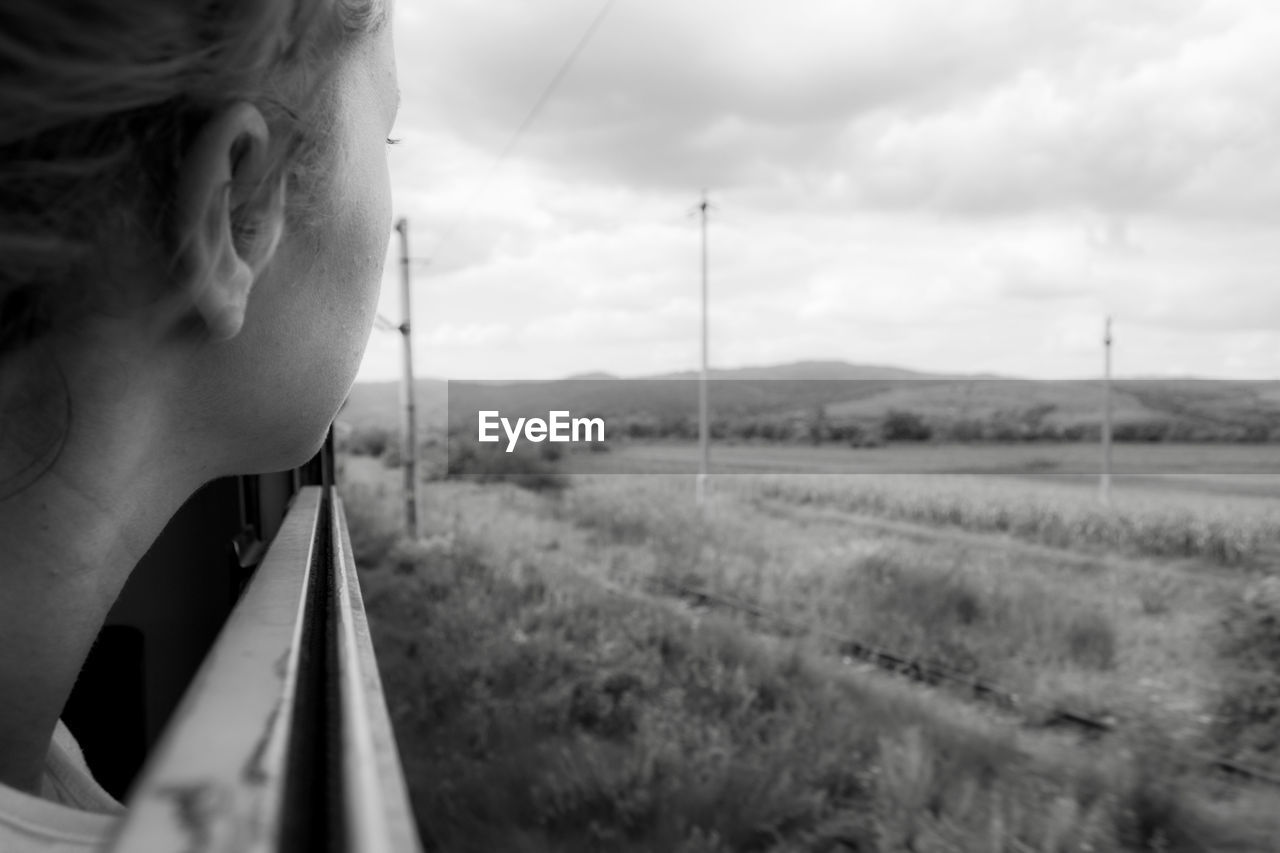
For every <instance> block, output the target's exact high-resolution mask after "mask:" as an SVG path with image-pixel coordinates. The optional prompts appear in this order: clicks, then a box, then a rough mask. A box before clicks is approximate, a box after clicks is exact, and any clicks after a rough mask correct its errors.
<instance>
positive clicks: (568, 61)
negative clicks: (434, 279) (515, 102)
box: [431, 0, 617, 258]
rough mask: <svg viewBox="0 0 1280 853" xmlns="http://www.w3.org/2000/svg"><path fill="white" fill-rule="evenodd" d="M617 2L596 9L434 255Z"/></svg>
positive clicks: (609, 1)
mask: <svg viewBox="0 0 1280 853" xmlns="http://www.w3.org/2000/svg"><path fill="white" fill-rule="evenodd" d="M615 2H617V0H605V4H604V5H603V6H601V7H600V11H599V12H597V13H596V16H595V18H593V19H592V20H591V23H590V24H589V25H588V26H587V29H586V30H585V31H584V32H583V34H582V37H581V38H579V39H578V43H577V44H575V45H574V46H573V50H571V51H569V55H568V57H566V58H565V60H564V62H563V63H561V65H560V68H559V70H557V71H556V73H555V76H553V77H552V78H551V82H549V83H548V84H547V86H546V88H544V89H543V90H542V94H541V95H539V96H538V99H537V100H536V101H534V102H533V106H532V107H531V108H530V109H529V112H528V114H527V115H525V117H524V120H523V121H522V122H520V124H519V126H517V127H516V129H515V132H514V133H512V134H511V138H510V139H509V140H508V141H507V144H506V147H504V148H503V149H502V153H500V154H499V155H498V159H497V160H495V161H494V162H493V165H492V166H490V167H489V172H488V174H486V175H485V178H484V180H483V181H482V182H481V184H480V188H479V189H477V190H476V192H475V193H474V194H473V195H472V196H471V198H470V199H468V200H467V203H466V205H465V206H463V208H462V213H461V214H459V215H458V218H457V219H455V220H454V222H453V224H452V225H450V226H449V228H448V229H447V230H446V231H445V232H444V235H443V236H442V237H441V238H440V242H438V243H437V244H436V248H435V251H434V252H433V253H432V255H431V257H432V258H434V257H436V256H437V255H439V254H440V252H441V251H442V250H443V249H444V247H445V246H446V245H447V244H448V242H449V240H450V238H452V237H453V235H454V233H455V232H456V231H457V230H458V228H459V227H460V226H461V225H462V223H463V222H465V221H466V219H467V216H468V214H470V213H471V208H472V207H474V206H475V203H476V201H477V200H478V199H479V198H480V196H482V195H483V194H484V192H485V190H487V189H488V188H489V184H491V183H492V182H493V178H494V175H496V174H497V172H498V169H499V168H500V167H501V166H502V164H503V163H504V162H505V161H506V159H507V158H508V157H509V156H511V152H512V151H514V150H515V147H516V145H517V144H519V142H520V139H521V138H522V137H523V136H524V134H525V132H526V131H528V130H529V128H530V127H532V126H533V123H534V121H535V120H536V119H537V117H538V114H539V113H540V112H542V108H543V107H545V106H546V105H547V102H548V101H550V100H551V96H552V94H554V93H555V90H556V89H557V88H558V87H559V85H560V83H561V82H562V81H563V80H564V78H565V77H566V76H568V74H569V69H570V68H572V67H573V63H574V62H575V61H576V60H577V59H578V56H579V55H580V54H581V53H582V51H583V50H584V49H586V46H587V44H588V42H590V41H591V37H592V36H594V35H595V33H596V30H598V29H600V25H601V24H602V23H604V19H605V18H606V17H607V16H608V14H609V10H610V9H612V8H613V4H614V3H615Z"/></svg>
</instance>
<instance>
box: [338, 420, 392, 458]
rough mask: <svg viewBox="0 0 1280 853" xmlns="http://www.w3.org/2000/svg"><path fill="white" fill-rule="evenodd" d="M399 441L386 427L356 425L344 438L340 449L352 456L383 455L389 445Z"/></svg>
mask: <svg viewBox="0 0 1280 853" xmlns="http://www.w3.org/2000/svg"><path fill="white" fill-rule="evenodd" d="M397 443H398V442H397V440H396V437H395V436H394V435H392V433H391V431H390V430H388V429H387V428H386V427H381V426H367V427H356V428H354V429H352V430H351V432H350V434H348V435H347V436H346V438H344V439H343V441H342V447H341V448H340V449H342V450H345V451H346V452H347V453H350V454H351V455H352V456H381V455H382V454H383V453H385V452H386V451H387V448H388V447H390V446H392V445H394V444H397Z"/></svg>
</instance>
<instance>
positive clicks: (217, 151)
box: [175, 102, 284, 340]
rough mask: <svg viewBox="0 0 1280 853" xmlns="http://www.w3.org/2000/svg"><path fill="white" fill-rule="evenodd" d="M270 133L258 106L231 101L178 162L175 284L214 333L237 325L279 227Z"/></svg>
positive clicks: (225, 335) (234, 330) (224, 333)
mask: <svg viewBox="0 0 1280 853" xmlns="http://www.w3.org/2000/svg"><path fill="white" fill-rule="evenodd" d="M270 141H271V135H270V131H269V130H268V128H267V123H266V120H265V119H264V118H263V117H262V113H261V112H259V111H258V109H257V107H255V106H253V105H252V104H248V103H243V102H241V103H236V104H233V105H231V106H230V107H227V108H225V109H223V110H221V111H220V112H218V113H217V114H216V115H214V116H213V118H211V119H210V120H209V121H208V122H207V123H206V124H205V125H204V126H203V127H202V128H201V129H200V131H199V133H198V134H197V135H196V138H195V139H194V141H193V142H192V143H191V146H190V148H189V149H188V151H187V154H186V157H185V158H184V160H183V162H182V165H181V167H180V173H179V178H178V185H177V197H176V199H175V202H176V203H175V211H176V215H177V223H176V225H177V245H178V251H177V255H178V264H177V269H178V270H179V281H178V282H177V285H178V287H179V288H180V289H181V291H182V296H183V297H184V301H185V302H186V303H187V304H188V305H190V306H191V307H192V308H194V310H195V313H196V314H197V315H198V316H199V318H200V319H201V321H202V322H203V324H204V326H205V329H206V330H207V331H208V333H209V335H210V337H212V338H213V339H215V340H226V339H229V338H233V337H235V336H236V335H237V334H239V333H240V329H241V327H242V326H243V325H244V318H245V311H246V310H247V307H248V303H249V292H250V291H251V290H252V288H253V283H254V281H255V279H257V277H258V275H259V273H261V272H262V270H263V269H264V268H265V267H266V265H267V263H268V262H269V261H270V260H271V258H272V256H273V255H274V254H275V250H276V245H277V244H278V243H279V240H280V234H281V232H282V231H283V229H284V180H283V178H277V179H274V181H273V185H271V186H267V185H265V182H266V181H268V180H271V178H270V170H271V162H270Z"/></svg>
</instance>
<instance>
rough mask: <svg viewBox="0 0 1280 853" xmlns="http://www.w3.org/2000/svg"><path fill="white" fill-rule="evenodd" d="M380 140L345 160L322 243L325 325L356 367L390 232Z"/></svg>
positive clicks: (365, 339) (374, 304) (370, 321)
mask: <svg viewBox="0 0 1280 853" xmlns="http://www.w3.org/2000/svg"><path fill="white" fill-rule="evenodd" d="M379 143H380V144H379V146H378V148H377V149H376V150H373V151H363V152H353V153H357V154H363V155H367V156H360V157H352V158H349V159H348V161H347V162H346V163H345V164H344V165H345V166H346V168H344V169H343V170H342V177H341V178H340V179H339V180H338V181H337V182H336V184H337V187H335V189H337V192H335V194H334V198H333V199H331V204H330V216H331V220H330V221H331V222H332V224H333V227H332V230H330V229H326V230H329V231H330V233H329V234H328V235H326V239H325V241H324V245H323V247H322V252H323V256H324V263H323V268H324V269H325V270H326V275H325V278H326V281H325V282H324V290H325V291H326V292H327V293H328V298H327V299H326V300H325V302H326V304H325V305H323V306H319V307H320V308H321V310H322V311H325V313H326V314H328V315H329V317H328V318H327V319H328V322H327V323H325V324H324V325H327V326H328V327H329V328H330V329H331V330H332V331H333V332H334V333H335V339H332V344H333V345H335V346H338V341H339V340H340V341H341V347H340V348H341V349H343V350H346V354H347V357H348V358H353V359H354V360H355V361H356V363H357V364H356V366H357V367H358V362H359V360H360V357H361V356H362V355H363V352H364V347H365V345H366V343H367V342H368V338H369V333H370V330H371V329H372V327H373V317H374V311H375V310H376V307H377V302H378V292H379V290H380V289H381V285H382V269H383V264H384V262H385V260H386V255H387V243H388V240H389V239H390V236H391V193H390V190H389V187H388V175H387V165H386V154H385V152H384V151H383V150H382V145H381V140H379ZM352 371H353V375H354V367H353V368H352Z"/></svg>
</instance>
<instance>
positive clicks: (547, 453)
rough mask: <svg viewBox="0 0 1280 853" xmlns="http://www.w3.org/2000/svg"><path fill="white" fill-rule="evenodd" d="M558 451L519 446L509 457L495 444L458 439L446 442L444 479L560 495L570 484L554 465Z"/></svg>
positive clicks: (539, 447) (547, 446) (532, 446)
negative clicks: (494, 484)
mask: <svg viewBox="0 0 1280 853" xmlns="http://www.w3.org/2000/svg"><path fill="white" fill-rule="evenodd" d="M559 451H560V448H558V447H556V446H554V445H543V446H538V445H530V444H523V445H518V446H517V447H516V449H515V450H514V451H512V452H511V453H507V452H506V447H505V446H504V445H503V444H502V443H501V442H498V443H496V444H481V443H480V442H478V441H475V440H473V439H469V438H463V437H461V436H453V437H451V438H450V439H449V459H448V463H447V465H446V468H445V477H446V478H447V479H451V480H459V479H466V480H471V481H473V482H477V483H513V484H515V485H517V486H519V487H521V488H522V489H529V490H530V491H534V492H557V493H558V492H562V491H564V489H566V488H568V486H569V480H568V478H567V477H566V476H565V475H564V473H563V472H562V471H560V469H559V467H558V465H557V463H558V461H559V458H560V453H559Z"/></svg>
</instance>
